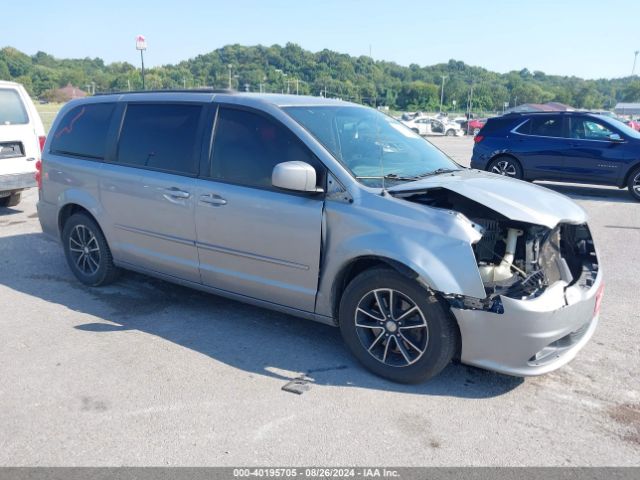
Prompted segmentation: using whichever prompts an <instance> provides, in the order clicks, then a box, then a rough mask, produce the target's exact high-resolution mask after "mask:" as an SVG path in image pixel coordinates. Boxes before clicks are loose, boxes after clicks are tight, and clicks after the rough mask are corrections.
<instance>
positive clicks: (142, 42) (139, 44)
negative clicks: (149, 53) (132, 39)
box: [136, 35, 147, 90]
mask: <svg viewBox="0 0 640 480" xmlns="http://www.w3.org/2000/svg"><path fill="white" fill-rule="evenodd" d="M146 49H147V39H146V38H144V36H143V35H138V36H137V37H136V50H140V63H141V64H142V89H143V90H144V89H145V88H144V55H143V54H142V52H144V51H145V50H146Z"/></svg>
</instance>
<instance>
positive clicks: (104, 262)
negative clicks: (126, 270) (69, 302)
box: [62, 213, 119, 287]
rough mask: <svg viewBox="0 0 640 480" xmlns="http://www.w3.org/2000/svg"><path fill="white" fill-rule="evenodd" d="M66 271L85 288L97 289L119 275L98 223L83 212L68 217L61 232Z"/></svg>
mask: <svg viewBox="0 0 640 480" xmlns="http://www.w3.org/2000/svg"><path fill="white" fill-rule="evenodd" d="M62 244H63V248H64V254H65V257H66V258H67V263H68V264H69V268H70V269H71V271H72V272H73V274H74V275H75V276H76V278H77V279H78V280H79V281H80V282H81V283H84V284H85V285H88V286H90V287H98V286H100V285H107V284H109V283H111V282H113V281H114V280H115V279H116V278H117V276H118V273H119V270H118V268H117V267H116V266H115V265H114V263H113V256H112V255H111V250H110V249H109V245H108V244H107V240H106V239H105V237H104V234H103V233H102V230H101V229H100V227H99V226H98V224H97V223H96V222H95V220H93V219H92V218H91V217H89V216H88V215H86V214H84V213H76V214H74V215H72V216H71V217H69V219H68V220H67V221H66V223H65V224H64V229H63V231H62Z"/></svg>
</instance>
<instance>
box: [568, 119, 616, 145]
mask: <svg viewBox="0 0 640 480" xmlns="http://www.w3.org/2000/svg"><path fill="white" fill-rule="evenodd" d="M612 133H613V132H612V131H611V130H609V129H608V128H606V127H605V126H604V125H602V124H601V123H598V122H594V121H593V120H587V119H586V118H572V119H571V138H578V139H582V140H609V135H611V134H612Z"/></svg>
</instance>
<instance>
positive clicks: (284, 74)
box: [276, 68, 289, 93]
mask: <svg viewBox="0 0 640 480" xmlns="http://www.w3.org/2000/svg"><path fill="white" fill-rule="evenodd" d="M276 72H278V73H279V74H280V75H282V76H283V77H284V78H287V74H286V73H284V72H283V71H282V69H281V68H276ZM284 78H283V80H282V93H284ZM287 93H289V80H287Z"/></svg>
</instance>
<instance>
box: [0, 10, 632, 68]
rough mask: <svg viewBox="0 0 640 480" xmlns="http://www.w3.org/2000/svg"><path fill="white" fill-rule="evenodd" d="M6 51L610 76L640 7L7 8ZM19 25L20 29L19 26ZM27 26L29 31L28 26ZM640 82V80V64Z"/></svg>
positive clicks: (625, 51)
mask: <svg viewBox="0 0 640 480" xmlns="http://www.w3.org/2000/svg"><path fill="white" fill-rule="evenodd" d="M2 3H3V5H2V13H3V15H2V17H3V18H4V19H5V21H3V25H2V28H1V29H0V47H2V46H13V47H15V48H17V49H19V50H21V51H23V52H25V53H27V54H29V55H32V54H34V53H36V52H37V51H39V50H42V51H44V52H47V53H50V54H52V55H54V56H55V57H58V58H78V57H100V58H102V59H104V60H105V61H106V62H107V63H110V62H113V61H127V62H130V63H132V64H134V65H138V64H139V61H140V58H139V53H138V52H137V51H136V50H135V37H136V35H138V34H143V35H145V37H146V38H147V42H148V50H147V51H146V52H145V66H158V65H163V64H169V63H177V62H179V61H181V60H187V59H189V58H193V57H195V56H197V55H199V54H203V53H207V52H210V51H212V50H214V49H216V48H219V47H222V46H224V45H227V44H233V43H239V44H241V45H258V44H261V45H267V46H268V45H273V44H280V45H284V44H286V43H287V42H293V43H297V44H298V45H300V46H301V47H302V48H305V49H307V50H311V51H314V52H315V51H319V50H322V49H324V48H328V49H331V50H335V51H338V52H341V53H348V54H351V55H369V54H370V53H371V56H372V57H373V58H374V59H375V60H388V61H394V62H397V63H399V64H401V65H409V64H412V63H415V64H418V65H421V66H426V65H433V64H436V63H441V62H447V61H448V60H449V59H451V58H453V59H456V60H462V61H464V62H465V63H468V64H471V65H477V66H481V67H484V68H487V69H489V70H492V71H497V72H501V73H504V72H508V71H511V70H521V69H523V68H528V69H529V70H530V71H535V70H540V71H543V72H545V73H547V74H557V75H575V76H578V77H583V78H614V77H624V76H628V75H630V74H631V70H632V68H633V61H634V51H636V50H640V31H639V30H640V29H639V28H638V27H639V25H640V1H638V0H608V1H606V2H605V1H602V0H580V1H578V0H556V1H551V0H513V1H507V0H475V1H469V0H440V1H432V0H413V1H411V2H409V1H406V0H405V1H398V0H396V1H389V0H388V1H383V0H369V1H362V0H342V1H339V0H315V1H306V0H296V1H285V0H263V1H256V0H234V1H218V0H208V1H207V0H173V1H167V0H156V1H153V2H148V1H142V0H140V1H135V0H129V1H122V0H106V1H103V2H78V1H73V2H71V1H67V0H56V1H52V0H3V2H2ZM20 19H23V20H20ZM25 26H27V27H28V28H25ZM636 73H640V58H639V59H638V66H637V67H636Z"/></svg>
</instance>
